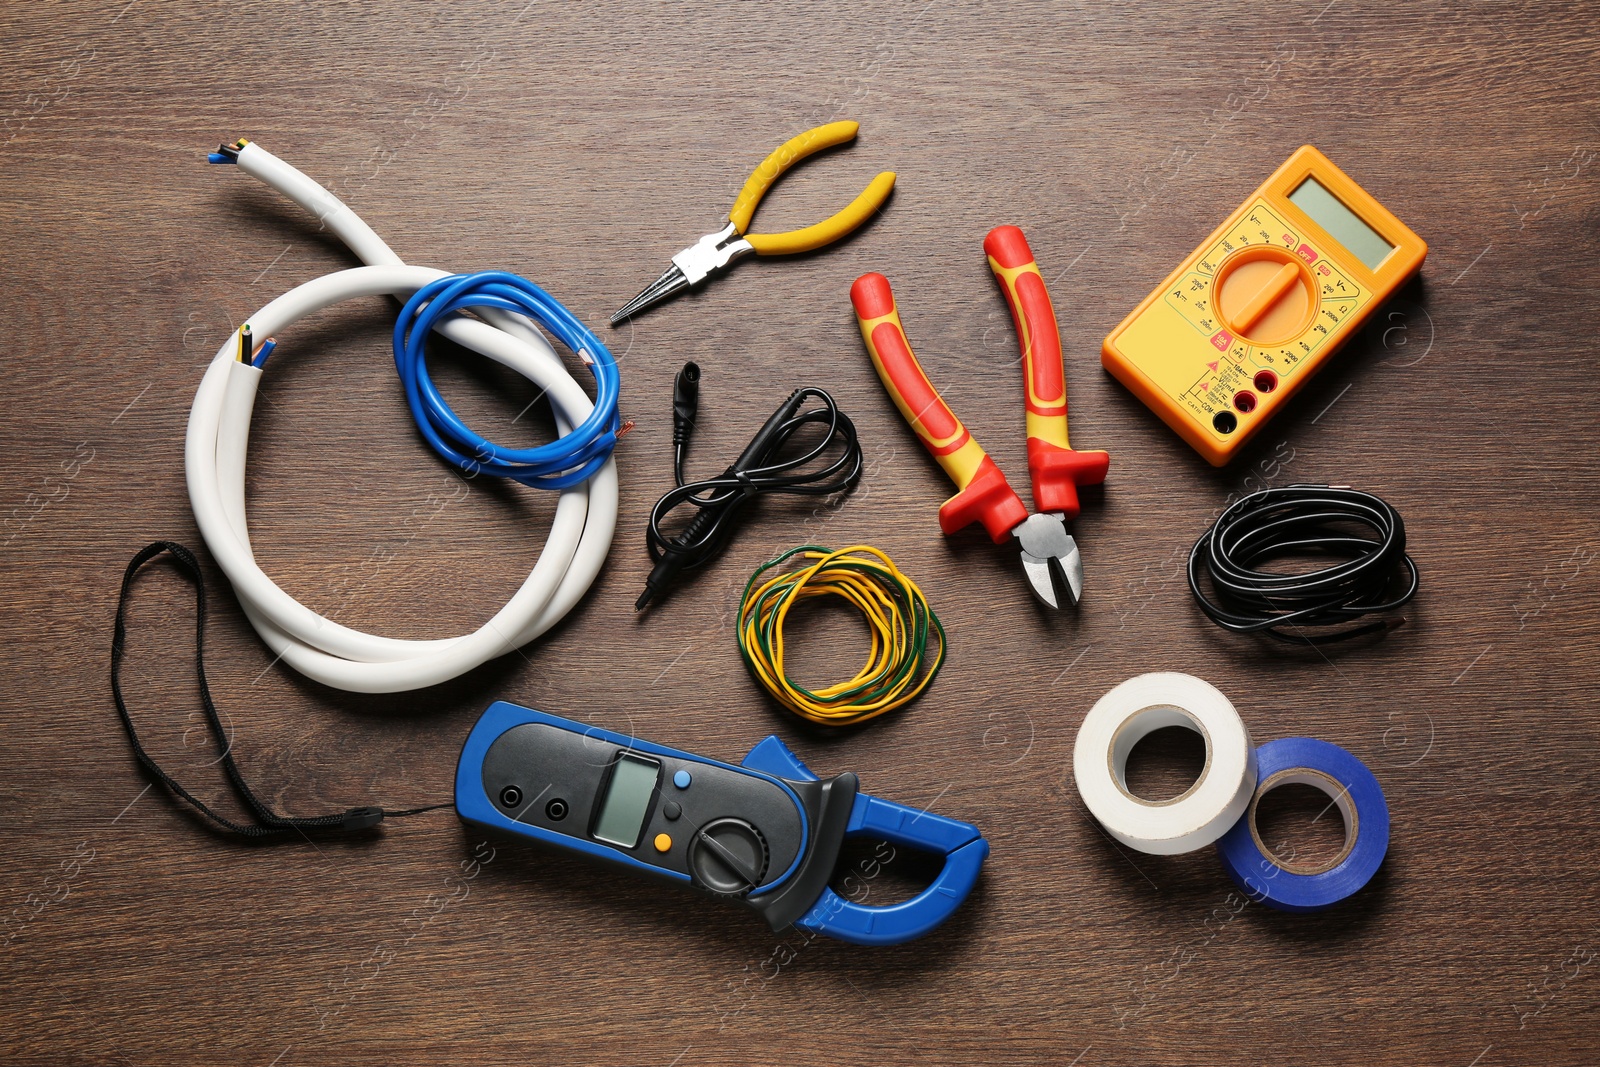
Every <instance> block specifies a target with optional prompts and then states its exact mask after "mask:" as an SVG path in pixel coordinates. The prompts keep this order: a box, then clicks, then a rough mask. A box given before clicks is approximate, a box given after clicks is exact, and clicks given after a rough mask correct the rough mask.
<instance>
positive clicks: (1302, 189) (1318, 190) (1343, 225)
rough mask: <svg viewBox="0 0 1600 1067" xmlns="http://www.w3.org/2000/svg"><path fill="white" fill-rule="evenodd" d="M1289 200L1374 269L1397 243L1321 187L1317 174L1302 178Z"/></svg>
mask: <svg viewBox="0 0 1600 1067" xmlns="http://www.w3.org/2000/svg"><path fill="white" fill-rule="evenodd" d="M1289 203H1291V204H1293V205H1294V206H1295V207H1297V208H1299V209H1300V210H1301V211H1304V212H1305V213H1306V217H1307V218H1309V219H1310V220H1311V221H1312V222H1314V223H1316V224H1317V225H1318V226H1321V227H1322V228H1323V229H1324V230H1327V231H1328V236H1329V237H1332V238H1333V239H1334V240H1335V241H1338V242H1339V243H1340V244H1342V245H1344V246H1345V248H1347V249H1349V250H1350V254H1351V255H1353V256H1355V257H1356V258H1357V259H1359V260H1360V261H1361V262H1362V263H1365V264H1366V265H1367V267H1368V268H1369V269H1371V270H1377V269H1378V264H1380V263H1382V262H1383V261H1384V260H1386V259H1388V258H1389V253H1390V252H1393V251H1394V245H1392V244H1390V243H1389V242H1388V241H1385V240H1384V239H1383V235H1382V234H1380V233H1378V231H1377V230H1374V229H1373V228H1372V227H1371V226H1368V225H1367V224H1366V223H1365V222H1362V221H1361V216H1359V215H1357V214H1356V213H1355V212H1354V211H1351V210H1350V209H1349V208H1347V207H1345V206H1344V203H1343V202H1342V201H1340V199H1339V198H1338V197H1336V196H1334V195H1333V194H1332V193H1330V192H1328V190H1327V189H1324V188H1323V187H1322V183H1321V182H1319V181H1317V179H1315V178H1307V179H1306V180H1305V181H1303V182H1301V183H1300V185H1299V186H1298V187H1297V188H1296V189H1295V191H1294V192H1292V193H1290V194H1289Z"/></svg>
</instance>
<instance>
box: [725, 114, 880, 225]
mask: <svg viewBox="0 0 1600 1067" xmlns="http://www.w3.org/2000/svg"><path fill="white" fill-rule="evenodd" d="M860 127H861V124H860V123H857V122H829V123H827V124H825V125H822V126H818V127H817V128H816V129H813V130H807V131H806V132H805V133H802V134H800V135H799V136H798V137H792V138H790V139H789V140H787V141H785V142H784V143H783V144H782V145H780V146H779V147H778V149H777V151H775V152H773V153H772V154H771V155H770V156H768V157H767V158H766V159H764V160H762V161H761V165H760V166H759V167H757V168H756V169H755V171H754V173H752V174H751V175H750V177H749V178H748V179H746V180H745V183H744V188H743V189H740V190H739V197H738V199H737V200H735V201H734V202H733V210H731V211H729V212H728V221H729V222H731V223H733V228H734V229H735V230H737V231H738V232H739V235H740V236H742V237H743V238H744V239H745V240H746V241H748V242H750V247H751V248H753V249H755V252H756V255H758V256H783V255H789V254H790V253H793V252H809V251H811V250H812V249H814V248H821V247H822V246H823V245H828V244H832V243H833V242H834V241H837V240H839V238H841V237H843V236H845V235H846V234H848V233H850V232H851V231H853V230H854V229H856V227H858V226H860V225H861V224H862V223H863V222H866V221H867V219H869V218H871V217H872V213H873V212H875V211H877V210H878V209H879V208H880V207H882V206H883V202H884V201H885V200H887V199H889V193H890V191H891V190H893V189H894V171H892V170H886V171H884V172H883V173H882V174H879V175H878V176H877V177H876V178H874V179H872V182H871V184H869V185H868V186H867V187H866V188H865V189H863V190H862V191H861V195H860V196H858V197H856V198H855V199H854V200H852V201H850V203H849V204H848V205H846V206H845V208H844V209H843V210H841V211H839V212H838V213H836V214H834V215H832V216H830V217H829V218H826V219H823V220H822V221H821V222H819V223H816V224H815V225H813V226H807V227H805V228H804V229H799V230H790V231H788V232H787V233H746V232H745V231H746V230H747V229H749V228H750V220H751V218H753V217H754V216H755V213H756V206H757V205H758V204H760V203H761V198H762V197H763V196H766V195H767V190H768V189H771V188H772V184H773V183H774V182H776V181H777V180H778V178H779V176H780V175H782V174H783V172H784V171H786V170H788V169H789V168H790V167H792V166H794V165H795V164H796V163H798V162H800V161H801V160H802V159H805V158H806V157H807V156H810V155H814V154H816V153H817V152H820V151H822V150H823V149H824V148H832V147H833V146H834V145H838V144H844V143H845V142H846V141H853V140H855V136H856V131H857V130H858V129H860Z"/></svg>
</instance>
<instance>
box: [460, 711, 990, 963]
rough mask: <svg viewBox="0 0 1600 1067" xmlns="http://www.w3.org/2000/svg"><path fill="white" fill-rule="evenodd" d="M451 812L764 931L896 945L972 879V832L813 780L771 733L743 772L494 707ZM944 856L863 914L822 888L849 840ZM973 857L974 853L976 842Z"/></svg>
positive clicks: (851, 784) (465, 758)
mask: <svg viewBox="0 0 1600 1067" xmlns="http://www.w3.org/2000/svg"><path fill="white" fill-rule="evenodd" d="M456 811H457V813H458V814H459V815H460V816H461V818H462V819H463V820H464V821H466V822H468V823H470V824H472V825H475V826H480V827H482V828H484V829H486V830H490V831H494V832H497V833H501V834H510V835H515V836H517V837H521V838H525V839H529V840H532V841H535V842H537V843H539V844H541V845H545V846H548V847H553V848H560V849H564V850H566V851H569V852H574V853H577V854H579V855H583V856H587V857H588V858H590V859H593V860H598V861H600V862H602V863H607V864H611V865H613V866H616V867H621V868H624V869H626V870H629V871H631V872H633V873H635V874H640V875H644V876H646V877H651V878H656V879H659V880H662V881H666V882H672V883H676V884H679V885H683V886H686V887H692V888H695V889H699V890H701V891H703V892H706V893H709V894H711V895H712V896H714V897H717V898H720V899H725V900H730V901H735V902H739V903H742V904H744V905H745V906H747V907H749V908H751V909H752V910H754V911H756V912H757V913H759V914H760V915H761V916H762V917H763V918H765V919H766V920H767V922H768V924H769V925H770V926H771V927H772V929H774V930H782V929H784V928H786V927H788V926H791V925H798V926H801V927H804V928H807V929H813V930H816V931H817V932H819V933H825V934H829V935H830V936H834V937H838V938H840V939H842V940H847V941H856V942H858V943H863V944H893V943H897V942H900V941H905V940H909V939H911V938H913V937H918V936H921V935H922V934H924V933H926V932H928V931H929V930H931V929H933V928H934V927H936V926H938V925H939V923H940V922H942V921H943V920H944V918H945V917H947V916H948V915H949V913H950V912H952V911H953V910H954V909H955V907H956V906H958V905H959V904H960V903H961V901H962V900H963V899H965V897H966V895H967V892H968V891H970V889H971V888H972V885H973V884H974V883H975V882H976V881H977V876H978V869H979V867H980V866H981V865H982V862H983V858H984V856H986V855H987V853H988V843H987V842H985V841H984V840H983V837H982V836H981V835H980V834H979V833H978V830H977V828H976V827H973V826H970V825H968V824H966V823H961V822H957V821H955V820H953V819H945V818H942V817H941V816H937V815H932V814H930V813H927V812H921V811H918V810H917V809H914V808H908V807H905V806H903V805H899V804H894V803H892V802H888V801H883V800H880V799H878V798H876V797H869V796H866V795H865V794H863V793H860V792H859V790H858V788H857V780H856V776H855V775H854V774H851V773H848V772H847V773H845V774H841V775H838V776H837V777H834V778H829V779H826V780H823V779H818V778H817V777H816V776H815V775H813V774H811V772H810V771H809V770H807V769H806V767H805V765H804V764H802V763H801V762H800V761H799V760H798V759H797V758H795V756H794V754H793V753H791V752H789V750H788V749H787V748H785V747H784V746H783V744H782V742H780V741H779V740H778V739H777V738H776V737H769V738H767V739H766V740H765V741H763V742H762V743H761V744H759V745H757V746H756V747H755V748H754V749H752V750H751V752H750V755H749V756H747V757H746V758H745V762H744V765H743V766H737V767H736V766H733V765H731V764H727V763H721V762H718V761H716V760H710V759H706V758H705V757H703V756H695V755H692V754H690V753H687V752H681V751H678V750H677V749H671V748H667V747H665V746H663V745H657V744H652V743H651V742H648V741H642V740H640V739H638V738H633V737H627V736H625V735H622V734H617V733H613V732H611V731H609V730H602V729H600V728H598V727H593V726H586V725H584V724H583V723H579V722H574V721H572V720H570V719H563V718H560V717H558V716H555V715H548V714H545V713H544V712H539V711H534V710H532V709H531V708H524V707H520V706H518V705H516V704H510V703H506V702H504V701H501V702H498V703H495V704H493V705H492V706H490V708H489V709H488V710H487V711H485V712H484V714H483V716H482V718H480V719H479V720H478V723H477V725H476V726H474V727H473V729H472V733H471V734H470V735H468V737H467V741H466V744H465V746H464V747H463V748H462V751H461V759H460V762H459V763H458V764H457V767H456ZM855 834H861V835H869V834H870V835H872V836H876V837H880V838H883V839H885V840H888V841H891V842H894V843H899V844H904V845H906V846H907V847H911V848H920V849H924V850H927V851H933V852H940V853H945V854H946V864H945V870H944V871H943V872H941V874H940V876H939V877H938V878H937V879H935V881H934V884H933V885H932V886H929V887H928V889H926V890H924V891H923V892H922V893H921V894H919V895H918V896H917V897H915V898H913V899H912V900H910V901H906V902H904V903H902V904H899V905H895V906H892V907H864V906H862V905H860V904H857V903H853V902H848V901H845V900H843V899H842V898H839V897H838V896H836V895H835V894H834V893H833V891H832V890H831V889H829V888H828V880H829V878H830V877H831V876H832V874H833V868H834V864H835V863H836V862H837V860H838V857H839V849H840V846H841V844H842V843H843V841H844V838H845V837H847V836H852V835H855ZM974 846H976V847H974Z"/></svg>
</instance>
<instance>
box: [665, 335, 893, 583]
mask: <svg viewBox="0 0 1600 1067" xmlns="http://www.w3.org/2000/svg"><path fill="white" fill-rule="evenodd" d="M813 397H814V398H816V399H818V400H820V401H821V402H822V406H821V407H814V408H811V409H809V410H802V409H803V408H804V407H805V404H806V401H807V400H809V399H811V398H813ZM699 406H700V368H699V367H698V366H696V365H695V364H693V363H688V364H685V365H684V368H683V369H682V370H681V371H679V372H678V378H677V381H676V382H675V383H674V385H673V390H672V450H673V458H672V474H673V481H674V482H676V483H677V488H675V489H673V490H671V491H670V492H668V493H667V494H666V495H665V496H663V497H662V498H661V499H660V500H658V501H657V502H656V506H655V508H654V509H653V510H652V511H651V512H650V526H649V529H648V530H647V531H646V543H647V545H648V546H649V549H650V558H651V559H653V560H655V561H656V565H655V567H654V568H653V569H652V570H651V571H650V576H649V577H648V578H646V579H645V584H644V592H642V593H640V594H639V599H638V600H637V601H635V602H634V610H635V611H640V610H643V609H644V606H645V605H646V604H648V603H650V601H651V600H653V599H654V598H655V597H656V596H657V595H658V594H659V593H660V592H661V590H663V589H664V588H666V586H667V585H669V584H671V582H672V581H673V579H674V578H676V577H677V575H678V573H679V572H680V571H684V570H690V569H693V568H695V567H699V566H702V565H703V564H705V563H706V562H707V561H708V560H710V559H712V558H713V557H715V556H716V555H717V554H718V553H720V552H721V551H722V549H723V548H724V547H725V546H726V545H727V542H728V539H729V538H730V537H731V536H732V535H733V531H734V530H735V529H736V528H737V526H738V524H739V521H740V519H739V515H740V512H742V511H743V509H744V506H745V504H747V503H748V502H749V501H751V500H753V499H755V498H756V497H757V496H760V495H761V494H762V493H793V494H797V495H802V496H829V495H831V494H833V493H838V492H842V491H844V490H848V489H851V488H853V487H854V486H855V484H856V482H857V481H859V480H860V478H861V467H862V456H861V444H860V442H859V441H857V439H856V427H855V423H853V422H851V421H850V417H849V416H848V415H846V414H845V413H844V412H842V411H840V410H839V405H838V404H836V403H834V400H833V397H831V396H829V395H828V393H827V392H826V391H824V390H822V389H817V388H813V387H810V386H808V387H806V388H803V389H796V390H795V391H794V392H793V393H791V394H789V397H788V399H787V400H785V401H784V402H783V403H782V404H781V405H780V406H779V407H778V410H776V411H774V412H773V413H772V414H771V415H770V416H769V417H768V418H767V421H766V422H765V423H763V424H762V426H761V429H760V430H758V431H757V432H756V435H755V436H754V437H753V438H751V439H750V443H749V444H748V445H746V446H745V447H744V451H743V452H740V453H739V458H738V459H736V460H734V461H733V463H732V464H730V465H729V466H728V468H727V469H726V470H724V471H723V472H722V474H721V475H719V476H718V477H716V478H707V479H706V480H704V481H700V482H690V483H687V484H685V482H684V478H683V461H684V456H685V454H686V453H687V452H688V449H689V440H690V438H691V437H693V435H694V427H695V416H696V414H697V413H698V411H699ZM813 424H816V425H820V426H824V427H826V432H825V433H824V434H823V435H822V438H821V439H820V440H819V441H817V443H816V444H815V445H813V446H812V447H811V448H810V449H808V450H806V451H805V452H804V453H802V454H800V455H797V456H794V457H793V458H791V459H786V460H781V461H780V460H779V459H778V456H779V455H780V454H781V453H782V452H783V450H784V447H785V446H786V445H787V444H788V443H789V439H790V438H792V437H793V436H794V435H795V434H796V433H797V432H799V431H800V430H801V429H802V428H804V427H806V426H810V425H813ZM835 442H838V443H839V444H840V445H841V446H842V447H841V451H840V454H839V456H838V457H837V458H836V459H834V460H833V461H832V462H831V463H829V464H828V465H827V466H825V467H822V468H821V469H818V470H810V471H801V468H803V467H805V466H807V465H808V464H811V463H814V462H815V461H817V460H818V459H820V458H821V457H822V456H823V455H824V454H825V453H826V452H827V451H828V450H829V449H830V448H831V447H833V445H834V444H835ZM683 504H691V505H693V506H694V507H695V509H696V513H695V515H694V517H693V518H691V519H690V520H689V522H688V523H687V524H686V525H685V526H684V527H683V529H682V530H681V531H679V532H678V533H677V534H675V535H673V536H671V537H668V536H667V535H666V534H664V533H663V532H662V529H661V526H662V523H663V521H664V520H665V519H666V518H667V516H668V514H669V513H671V512H672V511H673V510H674V509H676V508H678V507H679V506H680V505H683Z"/></svg>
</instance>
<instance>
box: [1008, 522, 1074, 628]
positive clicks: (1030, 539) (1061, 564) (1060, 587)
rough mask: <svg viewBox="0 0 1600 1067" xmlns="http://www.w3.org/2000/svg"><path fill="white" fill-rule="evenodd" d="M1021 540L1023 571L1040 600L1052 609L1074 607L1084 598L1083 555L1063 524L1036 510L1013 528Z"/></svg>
mask: <svg viewBox="0 0 1600 1067" xmlns="http://www.w3.org/2000/svg"><path fill="white" fill-rule="evenodd" d="M1014 532H1015V533H1016V536H1017V540H1018V541H1020V542H1021V543H1022V570H1023V573H1024V574H1026V575H1027V576H1028V587H1029V588H1030V589H1032V590H1033V595H1034V596H1036V597H1038V598H1039V601H1040V602H1041V603H1043V604H1045V605H1047V606H1049V607H1052V608H1058V609H1060V608H1075V607H1077V606H1078V601H1079V600H1081V599H1082V597H1083V557H1082V556H1081V555H1079V553H1078V542H1077V541H1075V540H1073V537H1072V535H1071V534H1069V533H1067V527H1066V523H1065V522H1063V521H1062V519H1061V517H1060V516H1058V515H1053V514H1044V513H1036V514H1033V515H1029V516H1028V518H1027V521H1025V522H1023V523H1022V525H1020V526H1018V527H1017V528H1016V530H1015V531H1014Z"/></svg>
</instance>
